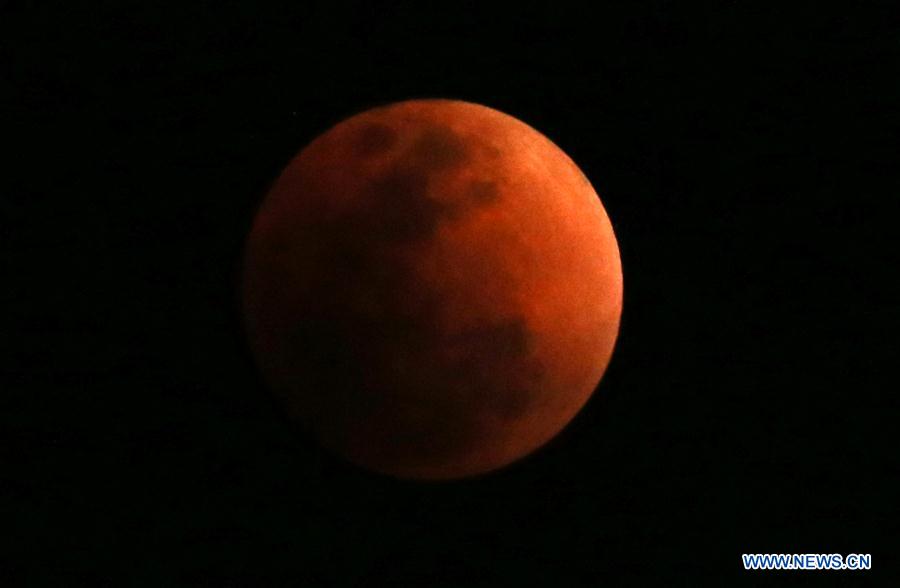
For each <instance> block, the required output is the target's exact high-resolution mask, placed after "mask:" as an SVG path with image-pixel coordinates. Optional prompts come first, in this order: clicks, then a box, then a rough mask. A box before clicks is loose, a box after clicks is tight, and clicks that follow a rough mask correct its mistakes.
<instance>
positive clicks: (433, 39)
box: [0, 1, 898, 586]
mask: <svg viewBox="0 0 900 588" xmlns="http://www.w3.org/2000/svg"><path fill="white" fill-rule="evenodd" d="M422 4H424V3H422ZM0 6H2V13H0V22H2V24H0V27H2V29H3V31H2V33H3V34H2V36H0V39H2V40H0V44H2V45H0V46H2V50H3V53H2V60H0V64H2V67H3V68H4V71H5V73H4V74H3V77H2V79H0V84H2V87H0V89H2V92H0V101H2V114H0V116H2V124H3V127H2V128H3V132H2V135H3V137H4V138H3V143H5V144H6V145H7V146H8V147H10V151H9V152H8V154H7V156H5V157H4V159H3V166H2V167H3V182H2V185H0V189H2V225H3V229H2V232H3V243H4V245H3V261H4V264H5V266H4V271H3V274H4V276H3V279H2V281H3V286H2V289H0V293H2V296H3V298H2V308H3V311H2V312H3V328H2V331H3V337H2V346H3V347H2V355H0V358H2V359H0V361H2V366H3V371H2V382H0V384H2V393H0V460H2V461H0V509H2V510H0V514H2V529H3V530H2V536H3V537H5V538H7V539H12V541H11V545H10V546H9V547H7V548H5V549H4V550H3V553H2V555H0V566H2V568H3V577H4V578H6V579H7V580H6V581H4V585H18V584H23V585H40V584H45V583H47V584H52V585H57V586H69V585H78V584H81V585H90V586H107V585H108V586H131V585H140V586H180V585H185V586H188V585H192V586H268V585H293V586H331V585H366V586H368V585H374V584H376V583H381V582H383V581H387V582H389V583H390V584H389V585H392V586H431V585H441V586H476V585H490V586H510V585H535V586H576V585H585V586H601V585H622V584H638V585H640V584H644V585H696V584H697V583H698V582H699V580H701V579H705V578H713V577H714V578H715V579H717V580H718V581H720V582H722V583H720V584H719V585H728V584H729V583H730V582H732V581H734V580H737V579H739V578H741V577H744V578H745V579H746V578H750V579H752V580H754V581H755V582H757V583H764V582H766V581H768V580H772V579H776V578H782V579H788V580H796V579H798V574H797V573H794V574H793V576H791V574H786V573H781V574H776V573H772V572H769V573H764V572H756V573H751V572H744V571H743V570H742V567H741V561H740V554H741V553H745V552H791V553H805V552H825V553H835V552H836V553H848V552H861V553H868V552H871V553H872V554H873V566H874V567H875V568H881V569H882V570H883V571H888V570H890V568H892V567H895V566H896V563H897V562H896V552H895V551H894V552H893V553H891V552H890V551H886V550H885V549H884V545H886V544H884V543H879V542H877V541H876V538H878V537H885V536H893V538H894V540H895V542H894V547H896V533H895V532H894V533H893V534H892V535H888V533H891V531H890V529H891V525H892V523H893V522H894V519H895V518H896V515H897V514H898V513H897V507H896V502H895V499H896V495H895V494H892V493H889V490H888V483H889V482H891V481H894V482H896V478H897V472H898V470H897V460H896V457H895V455H894V452H895V448H896V445H893V444H890V442H889V441H888V438H887V437H888V427H889V424H890V422H892V421H893V420H894V417H895V416H896V413H897V410H898V401H897V393H896V387H892V386H890V385H889V384H888V383H887V382H886V378H885V377H884V374H885V373H887V371H888V369H889V366H888V361H889V360H890V359H896V357H895V355H896V351H897V349H896V346H894V345H893V344H892V343H890V342H889V341H890V339H891V337H893V330H894V329H895V327H896V324H897V322H896V319H897V310H896V300H897V299H896V297H895V295H894V294H893V293H892V292H890V291H889V289H888V288H887V287H886V283H887V281H886V280H883V279H882V277H883V275H884V272H885V271H886V270H888V269H891V270H893V271H895V270H896V265H895V263H894V262H895V261H896V257H891V255H892V254H889V249H888V238H889V237H892V236H894V235H891V234H890V233H889V232H887V231H886V230H884V229H883V227H884V225H883V224H882V223H881V222H880V221H882V220H884V219H885V218H887V216H886V215H887V213H888V212H889V211H888V208H887V207H888V206H891V205H893V201H896V199H897V195H898V190H897V188H898V185H897V183H896V182H895V181H894V179H893V176H889V175H888V174H889V172H891V171H893V170H892V169H891V168H892V167H893V166H895V165H896V156H897V151H896V149H894V148H889V147H890V143H891V142H893V141H895V140H896V138H897V127H898V125H897V123H898V120H897V108H896V105H897V102H896V99H897V94H896V93H893V94H892V93H890V92H889V91H888V88H889V86H890V83H891V81H892V77H891V76H890V75H888V74H890V73H891V70H892V66H891V65H890V64H891V63H892V60H894V59H896V57H897V52H898V51H897V50H898V42H897V36H896V31H895V30H894V29H893V28H892V27H891V26H890V25H889V23H890V19H889V18H888V16H889V14H888V10H884V11H878V10H874V11H870V10H866V11H865V13H863V10H862V9H861V8H859V7H858V6H855V7H854V6H853V5H850V4H848V5H847V6H846V7H845V9H844V10H843V11H841V12H835V13H832V14H826V13H824V12H822V6H821V5H819V4H813V3H810V4H804V3H797V4H793V5H792V6H793V8H791V9H787V8H780V9H765V8H762V7H760V6H759V5H757V4H756V3H746V4H738V3H730V2H729V3H724V2H723V3H718V5H714V6H707V7H705V8H703V9H699V8H696V9H691V10H689V9H686V8H684V7H679V6H676V5H675V4H674V3H669V2H657V3H652V4H645V5H639V4H637V3H630V4H628V5H627V7H624V8H615V7H605V8H603V9H602V10H599V9H592V10H591V9H588V8H585V7H582V8H579V9H575V8H567V7H564V6H562V5H561V4H559V3H550V4H548V5H545V6H543V7H541V8H540V9H538V8H529V7H527V6H525V5H518V6H515V7H510V8H507V9H504V10H497V11H493V12H489V11H487V10H486V9H485V8H483V7H481V5H480V4H479V3H457V4H455V5H453V6H450V7H448V8H446V9H437V8H434V7H431V8H427V9H426V8H424V7H423V6H418V7H411V6H407V7H401V6H399V5H396V4H391V5H390V6H388V5H387V4H385V5H384V6H373V5H362V6H344V5H341V4H339V3H336V2H328V3H322V4H320V5H318V6H315V5H303V4H301V3H298V2H282V3H278V2H246V1H241V2H237V1H234V2H215V3H214V2H171V3H165V4H164V3H160V2H153V3H149V2H148V3H145V4H143V5H141V4H127V3H118V2H115V3H114V2H68V3H59V4H58V5H55V6H53V5H49V4H40V5H39V4H36V3H28V2H15V1H8V2H3V3H2V4H0ZM432 96H442V97H453V98H461V99H466V100H471V101H474V102H480V103H484V104H487V105H489V106H492V107H494V108H497V109H499V110H502V111H505V112H507V113H509V114H512V115H514V116H516V117H518V118H520V119H522V120H524V121H526V122H527V123H529V124H531V125H532V126H534V127H535V128H537V129H539V130H540V131H542V132H543V133H544V134H546V135H547V136H549V137H550V138H551V139H552V140H553V141H555V142H556V143H557V144H558V145H559V146H560V147H561V148H562V149H563V150H565V151H566V152H567V153H568V154H569V155H570V156H571V157H572V158H573V159H574V160H575V161H576V162H578V164H579V165H580V166H581V167H582V169H583V170H584V171H585V173H586V174H587V176H588V177H589V178H590V179H591V180H592V182H593V184H594V185H595V187H596V188H597V191H598V192H599V193H600V195H601V197H602V199H603V201H604V204H605V206H606V208H607V211H608V213H609V215H610V217H611V218H612V220H613V223H614V226H615V230H616V233H617V236H618V239H619V245H620V248H621V252H622V258H623V267H624V276H625V310H624V315H623V322H622V330H621V334H620V339H619V343H618V346H617V349H616V353H615V356H614V359H613V362H612V364H611V366H610V368H609V370H608V372H607V375H606V377H605V378H604V380H603V382H602V384H601V385H600V387H599V391H598V393H597V394H596V395H595V396H594V398H593V399H592V400H591V402H590V403H589V405H588V406H587V407H586V409H585V410H584V411H583V412H582V413H581V414H580V415H579V416H578V417H577V418H576V420H575V421H574V423H573V424H572V425H571V426H570V427H569V428H568V429H567V430H565V431H564V433H563V434H562V435H560V436H559V437H558V438H557V439H555V440H554V441H553V442H552V443H551V444H550V445H549V446H547V447H545V448H544V449H543V450H541V451H539V452H538V453H537V454H535V455H533V456H531V457H529V458H528V459H526V460H524V461H523V462H520V463H518V464H516V465H514V466H512V467H510V468H507V469H505V470H502V471H500V472H497V473H495V474H493V475H490V476H487V477H483V478H478V479H473V480H467V481H461V482H454V483H444V484H422V483H411V482H402V481H397V480H393V479H389V478H383V477H379V476H376V475H372V474H369V473H366V472H363V471H360V470H357V469H355V468H353V467H351V466H349V465H345V464H344V463H343V462H341V461H339V460H337V459H335V458H332V457H331V456H330V455H328V454H325V453H323V452H321V451H320V450H319V449H317V447H316V446H315V445H314V444H313V443H312V442H311V441H309V440H308V439H307V438H305V437H304V436H303V435H300V434H297V433H296V432H295V431H293V430H292V429H291V428H290V426H289V425H288V423H286V422H285V421H283V420H282V419H281V417H280V416H279V413H278V412H277V410H276V409H275V408H274V407H273V406H272V405H271V404H270V402H269V400H268V397H267V395H266V392H265V390H264V389H263V386H262V385H261V383H260V381H259V379H258V376H257V374H256V372H255V370H254V367H253V365H252V362H251V360H250V358H249V354H248V351H247V348H246V347H245V343H244V340H243V334H242V332H241V330H240V322H239V314H238V306H237V304H236V297H235V290H234V287H235V284H236V279H237V274H238V258H239V255H240V251H241V248H242V243H243V239H244V237H245V235H246V232H247V230H248V228H249V224H250V221H251V219H252V215H253V212H254V209H255V206H256V205H257V204H258V202H259V200H260V199H261V197H262V196H263V195H264V194H265V192H266V188H267V186H268V185H269V183H270V182H271V181H272V180H273V179H274V178H275V176H276V175H277V173H278V172H279V170H280V169H281V168H282V167H283V166H284V165H285V164H286V162H287V161H288V160H289V158H290V157H292V156H293V155H294V153H296V152H297V151H298V150H299V149H300V148H301V147H302V146H303V145H304V144H305V143H307V142H308V141H310V140H311V139H312V138H313V137H315V136H316V135H317V134H319V133H320V132H322V131H324V130H325V129H327V128H328V127H329V126H330V125H331V124H333V123H335V122H337V121H338V120H340V119H342V118H343V117H345V116H348V115H350V114H352V113H355V112H358V111H360V110H363V109H365V108H368V107H370V106H373V105H375V104H380V103H385V102H390V101H394V100H400V99H404V98H411V97H432ZM894 367H896V365H895V366H894ZM887 545H890V544H887ZM877 574H878V570H877V569H876V570H875V571H873V572H871V573H868V574H867V573H865V572H855V573H849V572H844V573H832V574H831V577H832V578H838V577H839V578H840V579H841V580H861V579H870V580H871V579H874V578H876V577H877ZM814 575H815V573H812V572H806V573H805V575H803V578H804V579H809V578H812V577H813V576H814Z"/></svg>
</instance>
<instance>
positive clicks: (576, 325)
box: [241, 99, 622, 480]
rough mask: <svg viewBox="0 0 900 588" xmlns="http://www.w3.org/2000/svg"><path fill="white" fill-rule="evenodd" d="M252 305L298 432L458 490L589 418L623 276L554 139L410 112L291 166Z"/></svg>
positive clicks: (500, 124) (482, 111)
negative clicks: (580, 415) (452, 482)
mask: <svg viewBox="0 0 900 588" xmlns="http://www.w3.org/2000/svg"><path fill="white" fill-rule="evenodd" d="M241 300H242V306H243V313H244V319H245V327H246V332H247V336H248V340H249V345H250V349H251V351H252V354H253V356H254V358H255V361H256V363H257V365H258V367H259V369H260V372H261V374H262V376H263V378H264V379H265V381H266V382H267V383H268V385H269V387H270V388H271V389H272V391H273V393H274V395H275V396H276V397H277V398H278V400H279V401H280V404H281V405H282V406H283V407H284V410H285V411H286V413H287V415H288V416H289V417H290V419H292V420H293V421H294V422H296V423H298V424H299V425H300V426H302V427H303V429H305V430H306V431H308V432H309V433H310V434H311V435H312V436H313V437H315V438H316V439H318V441H319V442H320V443H321V444H322V445H323V446H324V447H326V448H327V449H329V450H331V451H332V452H334V453H337V454H338V455H340V456H343V457H344V458H346V459H347V460H349V461H351V462H353V463H355V464H357V465H360V466H362V467H364V468H368V469H370V470H374V471H376V472H379V473H383V474H387V475H391V476H395V477H400V478H413V479H425V480H440V479H454V478H461V477H466V476H472V475H477V474H483V473H486V472H489V471H492V470H495V469H497V468H500V467H502V466H505V465H507V464H510V463H512V462H514V461H516V460H518V459H520V458H522V457H524V456H526V455H528V454H529V453H531V452H533V451H534V450H536V449H537V448H539V447H540V446H542V445H544V444H545V443H546V442H547V441H549V440H550V439H551V438H553V437H554V436H555V435H556V434H557V433H558V432H559V431H560V430H561V429H563V428H564V427H565V426H566V424H568V423H569V422H570V421H571V419H572V418H573V417H574V416H575V414H576V413H577V412H578V411H579V410H580V409H581V408H582V407H583V406H584V404H585V403H586V402H587V400H588V398H589V397H590V396H591V394H592V393H593V391H594V389H595V388H596V386H597V384H598V382H599V380H600V379H601V377H602V375H603V373H604V371H605V370H606V367H607V365H608V363H609V361H610V357H611V355H612V352H613V347H614V345H615V341H616V337H617V335H618V331H619V320H620V316H621V311H622V269H621V262H620V258H619V250H618V245H617V242H616V237H615V234H614V233H613V228H612V225H611V223H610V220H609V218H608V216H607V214H606V211H605V209H604V207H603V205H602V203H601V201H600V199H599V198H598V196H597V194H596V192H595V191H594V189H593V188H592V186H591V184H590V182H589V181H588V179H587V178H586V177H585V175H584V174H583V173H582V172H581V171H580V170H579V168H578V167H577V166H576V165H575V163H573V162H572V160H571V159H569V157H568V156H567V155H566V154H565V153H563V151H562V150H560V149H559V148H558V147H557V146H556V145H554V144H553V143H552V142H551V141H550V140H549V139H547V138H546V137H545V136H543V135H542V134H541V133H539V132H538V131H536V130H535V129H533V128H531V127H530V126H528V125H527V124H525V123H523V122H521V121H519V120H517V119H516V118H513V117H511V116H509V115H506V114H503V113H501V112H499V111H497V110H493V109H491V108H488V107H486V106H481V105H478V104H473V103H468V102H462V101H456V100H437V99H435V100H411V101H405V102H398V103H394V104H390V105H387V106H383V107H378V108H374V109H371V110H368V111H366V112H363V113H361V114H357V115H355V116H352V117H350V118H348V119H346V120H344V121H343V122H340V123H339V124H337V125H336V126H334V127H333V128H331V129H330V130H328V131H327V132H325V133H324V134H322V135H320V136H319V137H318V138H316V139H315V140H314V141H313V142H312V143H311V144H309V145H308V146H307V147H306V148H304V149H303V150H302V151H300V153H299V154H298V155H297V156H296V157H295V158H294V159H293V160H292V161H291V162H290V163H289V164H288V166H287V167H286V168H285V169H284V171H283V172H282V173H281V175H280V177H279V178H278V179H277V180H276V182H275V183H274V184H273V186H272V188H271V190H270V192H269V193H268V195H267V196H266V198H265V199H264V201H263V202H262V204H261V206H260V208H259V210H258V212H257V215H256V217H255V220H254V222H253V225H252V228H251V230H250V234H249V237H248V239H247V242H246V247H245V252H244V258H243V273H242V280H241Z"/></svg>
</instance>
